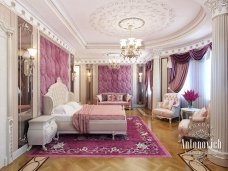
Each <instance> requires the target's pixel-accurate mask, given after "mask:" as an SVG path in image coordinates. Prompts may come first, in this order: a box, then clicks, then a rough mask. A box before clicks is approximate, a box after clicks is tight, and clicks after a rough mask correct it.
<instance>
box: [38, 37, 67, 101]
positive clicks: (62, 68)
mask: <svg viewBox="0 0 228 171" xmlns="http://www.w3.org/2000/svg"><path fill="white" fill-rule="evenodd" d="M58 77H60V78H61V80H62V82H63V83H64V84H65V85H66V86H67V87H68V88H69V81H70V78H69V54H68V53H67V52H65V51H64V50H63V49H61V48H60V47H58V46H56V45H55V44H54V43H52V42H51V41H49V40H47V39H46V38H44V37H43V36H41V37H40V91H41V97H42V96H43V95H45V94H46V93H47V90H48V88H49V87H50V86H51V85H52V84H54V83H55V82H56V80H57V78H58Z"/></svg>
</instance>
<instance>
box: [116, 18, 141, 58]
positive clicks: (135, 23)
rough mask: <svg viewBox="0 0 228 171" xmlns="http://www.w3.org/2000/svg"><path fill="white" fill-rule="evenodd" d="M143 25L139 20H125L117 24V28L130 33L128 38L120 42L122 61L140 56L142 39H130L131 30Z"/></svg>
mask: <svg viewBox="0 0 228 171" xmlns="http://www.w3.org/2000/svg"><path fill="white" fill-rule="evenodd" d="M144 24H145V22H144V20H142V19H140V18H125V19H123V20H121V21H120V22H119V26H120V27H121V28H123V29H126V30H129V31H130V38H128V39H121V40H120V48H121V56H123V57H124V59H126V58H128V59H132V58H136V59H137V58H138V57H139V56H140V55H141V50H142V39H136V38H133V37H132V33H131V32H132V30H135V29H139V28H141V27H142V26H143V25H144Z"/></svg>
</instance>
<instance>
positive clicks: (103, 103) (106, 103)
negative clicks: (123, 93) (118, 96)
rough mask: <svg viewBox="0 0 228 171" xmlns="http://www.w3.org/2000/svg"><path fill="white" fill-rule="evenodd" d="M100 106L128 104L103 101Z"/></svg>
mask: <svg viewBox="0 0 228 171" xmlns="http://www.w3.org/2000/svg"><path fill="white" fill-rule="evenodd" d="M99 104H101V105H126V104H128V102H126V101H102V102H100V103H99Z"/></svg>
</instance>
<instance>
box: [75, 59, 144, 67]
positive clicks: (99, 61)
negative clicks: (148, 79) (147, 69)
mask: <svg viewBox="0 0 228 171" xmlns="http://www.w3.org/2000/svg"><path fill="white" fill-rule="evenodd" d="M109 59H110V58H108V57H107V58H106V59H102V58H100V59H91V58H90V59H89V58H75V65H80V64H109V63H110V61H109ZM144 62H145V61H144V60H136V61H134V60H123V59H122V60H120V64H135V63H136V64H142V63H144Z"/></svg>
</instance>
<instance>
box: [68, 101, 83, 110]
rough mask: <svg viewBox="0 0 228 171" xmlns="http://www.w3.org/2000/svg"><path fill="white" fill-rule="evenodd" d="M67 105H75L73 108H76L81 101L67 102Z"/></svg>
mask: <svg viewBox="0 0 228 171" xmlns="http://www.w3.org/2000/svg"><path fill="white" fill-rule="evenodd" d="M65 105H68V106H71V107H73V109H74V110H75V109H77V108H78V106H80V104H79V103H77V102H68V103H67V104H65Z"/></svg>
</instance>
